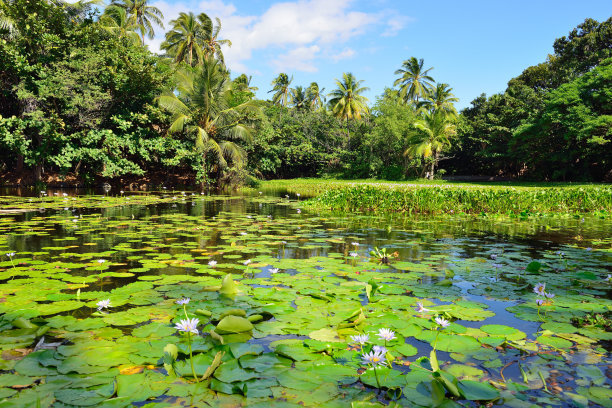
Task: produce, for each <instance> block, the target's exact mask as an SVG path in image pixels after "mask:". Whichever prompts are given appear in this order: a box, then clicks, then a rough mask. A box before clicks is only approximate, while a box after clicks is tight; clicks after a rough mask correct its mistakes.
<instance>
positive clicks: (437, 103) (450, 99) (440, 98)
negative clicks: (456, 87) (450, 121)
mask: <svg viewBox="0 0 612 408" xmlns="http://www.w3.org/2000/svg"><path fill="white" fill-rule="evenodd" d="M452 91H453V88H451V87H450V86H449V85H448V84H436V87H435V88H434V89H433V90H432V91H431V92H430V93H429V94H428V95H427V96H426V97H425V100H423V101H421V102H419V107H423V108H425V109H428V110H431V111H434V110H435V111H438V110H439V111H443V112H446V113H447V114H449V115H451V116H457V109H456V108H455V105H454V103H455V102H459V99H457V98H456V97H455V95H453V92H452Z"/></svg>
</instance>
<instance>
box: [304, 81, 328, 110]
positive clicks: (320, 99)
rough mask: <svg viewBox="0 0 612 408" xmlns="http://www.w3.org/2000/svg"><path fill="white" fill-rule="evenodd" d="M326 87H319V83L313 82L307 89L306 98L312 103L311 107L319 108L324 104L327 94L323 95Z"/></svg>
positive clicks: (313, 108)
mask: <svg viewBox="0 0 612 408" xmlns="http://www.w3.org/2000/svg"><path fill="white" fill-rule="evenodd" d="M323 91H325V88H323V89H319V84H317V83H316V82H312V83H311V84H310V86H309V87H308V88H307V89H306V99H307V100H308V103H309V105H310V109H312V110H317V109H319V108H321V107H322V106H323V103H324V102H325V96H324V95H323Z"/></svg>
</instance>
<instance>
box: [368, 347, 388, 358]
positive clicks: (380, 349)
mask: <svg viewBox="0 0 612 408" xmlns="http://www.w3.org/2000/svg"><path fill="white" fill-rule="evenodd" d="M372 350H373V351H374V352H375V353H379V354H382V355H383V356H384V355H385V354H387V352H388V351H389V350H387V348H386V347H385V346H374V347H372Z"/></svg>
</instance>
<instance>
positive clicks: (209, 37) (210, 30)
mask: <svg viewBox="0 0 612 408" xmlns="http://www.w3.org/2000/svg"><path fill="white" fill-rule="evenodd" d="M198 19H199V20H200V24H202V27H203V28H204V34H205V38H204V53H205V55H207V56H208V55H214V56H216V57H217V59H218V60H219V61H221V63H222V64H225V59H224V57H223V51H222V50H221V46H222V45H227V46H228V47H231V46H232V42H231V41H230V40H220V39H218V37H219V33H220V32H221V20H220V19H219V18H218V17H215V21H216V22H217V25H214V23H213V22H212V20H211V19H210V17H208V15H207V14H205V13H201V14H200V15H198Z"/></svg>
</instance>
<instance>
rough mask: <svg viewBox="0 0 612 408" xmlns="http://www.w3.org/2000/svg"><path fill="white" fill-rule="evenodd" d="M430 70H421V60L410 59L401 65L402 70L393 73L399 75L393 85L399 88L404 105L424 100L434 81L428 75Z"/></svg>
mask: <svg viewBox="0 0 612 408" xmlns="http://www.w3.org/2000/svg"><path fill="white" fill-rule="evenodd" d="M432 69H433V67H432V68H428V69H423V58H421V59H420V60H417V59H416V58H415V57H411V58H410V59H409V60H406V61H404V62H403V63H402V68H400V69H398V70H397V71H395V75H400V77H399V78H398V79H396V80H395V82H394V83H393V85H395V86H398V85H399V87H400V95H401V97H402V99H403V100H404V102H405V103H408V102H416V103H418V102H419V98H424V97H426V96H427V94H428V93H429V90H430V89H431V88H432V86H433V85H432V83H433V82H434V79H433V78H432V77H431V76H429V75H428V73H429V71H431V70H432Z"/></svg>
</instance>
